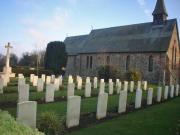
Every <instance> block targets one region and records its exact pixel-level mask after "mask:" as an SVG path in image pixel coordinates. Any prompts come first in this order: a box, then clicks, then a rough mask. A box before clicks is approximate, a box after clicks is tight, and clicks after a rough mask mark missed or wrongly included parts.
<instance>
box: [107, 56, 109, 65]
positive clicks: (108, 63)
mask: <svg viewBox="0 0 180 135" xmlns="http://www.w3.org/2000/svg"><path fill="white" fill-rule="evenodd" d="M106 63H107V65H109V64H110V57H109V56H107V58H106Z"/></svg>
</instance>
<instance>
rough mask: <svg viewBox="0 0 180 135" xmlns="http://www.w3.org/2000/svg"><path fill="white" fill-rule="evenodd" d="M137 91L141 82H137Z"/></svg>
mask: <svg viewBox="0 0 180 135" xmlns="http://www.w3.org/2000/svg"><path fill="white" fill-rule="evenodd" d="M137 89H138V90H140V89H141V81H138V82H137Z"/></svg>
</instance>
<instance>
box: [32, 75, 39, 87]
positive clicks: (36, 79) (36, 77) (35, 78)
mask: <svg viewBox="0 0 180 135" xmlns="http://www.w3.org/2000/svg"><path fill="white" fill-rule="evenodd" d="M37 81H38V76H34V77H33V86H37Z"/></svg>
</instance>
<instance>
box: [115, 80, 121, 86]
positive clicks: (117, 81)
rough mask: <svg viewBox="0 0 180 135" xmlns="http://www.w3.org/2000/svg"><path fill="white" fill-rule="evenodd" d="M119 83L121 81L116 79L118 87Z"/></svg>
mask: <svg viewBox="0 0 180 135" xmlns="http://www.w3.org/2000/svg"><path fill="white" fill-rule="evenodd" d="M119 82H120V81H119V79H116V87H117V85H118V83H119Z"/></svg>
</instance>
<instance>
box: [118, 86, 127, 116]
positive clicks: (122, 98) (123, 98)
mask: <svg viewBox="0 0 180 135" xmlns="http://www.w3.org/2000/svg"><path fill="white" fill-rule="evenodd" d="M126 104H127V90H123V91H121V92H120V95H119V107H118V113H123V112H126Z"/></svg>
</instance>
